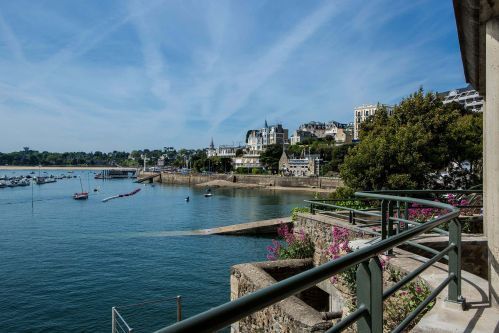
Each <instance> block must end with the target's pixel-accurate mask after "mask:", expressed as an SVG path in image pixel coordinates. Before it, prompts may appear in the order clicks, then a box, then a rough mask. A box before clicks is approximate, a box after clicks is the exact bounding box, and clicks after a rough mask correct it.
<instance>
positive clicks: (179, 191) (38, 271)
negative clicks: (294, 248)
mask: <svg viewBox="0 0 499 333" xmlns="http://www.w3.org/2000/svg"><path fill="white" fill-rule="evenodd" d="M32 171H34V172H35V173H36V174H34V175H31V176H36V175H37V174H38V170H36V169H33V170H15V171H11V170H0V175H1V176H2V177H3V176H4V175H7V176H8V177H9V178H10V177H20V176H26V175H30V172H32ZM94 172H96V173H98V172H100V170H74V171H73V172H72V173H67V171H65V170H64V171H63V170H53V171H48V173H47V175H48V176H50V175H51V174H52V175H54V177H55V176H60V175H62V174H65V175H68V176H69V175H71V178H65V179H58V180H57V181H56V182H55V183H50V184H46V185H36V184H33V185H32V186H26V187H14V188H3V189H0V209H1V211H2V214H1V215H0V223H1V224H2V226H3V229H2V230H3V232H2V233H1V234H0V249H1V251H0V270H1V271H2V272H3V274H5V275H4V276H8V277H9V278H8V279H6V280H4V281H3V287H2V288H0V298H1V299H2V300H4V302H3V303H2V304H0V310H1V311H0V320H2V322H3V323H4V329H5V330H6V331H12V332H20V331H23V330H24V327H30V329H31V330H32V331H34V332H37V331H41V330H42V326H39V325H42V324H43V325H44V326H43V329H44V330H48V331H50V332H66V331H78V330H79V328H81V327H85V330H86V331H99V332H100V331H103V330H105V329H106V328H108V327H109V321H110V309H111V307H113V306H119V305H125V304H132V303H140V302H142V301H144V300H147V299H157V298H161V297H170V296H176V295H177V294H178V295H182V303H183V316H184V317H185V318H187V317H189V316H192V315H194V314H196V313H199V312H201V311H204V310H207V309H209V308H211V307H213V306H215V305H217V304H219V303H221V302H224V301H226V300H227V297H228V296H227V295H226V293H225V292H224V291H226V290H229V268H230V266H231V265H234V264H237V263H240V262H249V261H258V260H265V256H266V246H267V245H269V244H270V239H269V238H262V237H254V236H251V237H250V236H248V235H240V236H237V237H235V236H228V235H216V234H215V233H216V232H217V231H223V230H224V227H225V226H229V225H233V224H244V223H249V222H254V221H262V220H268V219H273V218H278V220H279V219H280V218H285V217H287V216H289V215H290V211H291V209H292V208H293V207H295V206H298V205H300V204H302V202H303V200H304V199H307V198H310V197H311V195H310V194H305V193H273V192H269V191H264V190H255V189H232V188H212V192H213V195H212V196H211V197H205V196H204V194H205V193H206V189H205V188H198V187H194V186H191V187H189V186H185V185H163V184H158V183H154V184H137V183H134V179H131V178H130V179H112V180H106V179H104V180H102V179H95V178H94V177H93V176H95V173H94ZM41 174H43V170H42V172H41ZM75 177H76V178H75ZM80 179H81V181H82V186H83V190H84V191H88V189H90V191H88V192H89V193H88V194H89V196H88V199H87V200H81V201H80V200H73V198H72V195H73V194H74V193H75V192H80V191H81V186H80ZM137 188H140V189H141V190H140V191H139V192H138V193H136V194H135V195H133V196H127V197H122V198H119V199H116V200H110V201H108V202H105V203H103V202H102V200H103V199H105V198H107V197H110V196H114V195H119V194H126V193H130V192H132V191H134V190H136V189H137ZM93 189H98V191H97V192H94V191H93ZM32 190H33V203H34V204H33V207H32ZM186 197H189V198H190V200H189V202H186V200H185V198H186ZM220 227H221V229H219V228H220ZM228 228H230V227H228ZM210 230H211V231H210ZM26 242H28V243H29V246H25V245H24V244H26ZM19 295H23V296H22V297H19ZM40 295H50V297H41V296H40ZM200 295H201V297H200ZM203 295H205V296H206V297H204V296H203ZM208 295H209V297H208ZM7 304H8V306H7ZM81 308H85V309H86V311H85V312H84V313H82V312H81ZM120 313H121V312H120ZM121 314H122V315H123V316H124V318H126V320H127V322H128V321H129V322H130V325H132V327H135V328H137V329H139V328H140V329H141V331H153V330H155V329H158V328H161V327H163V326H165V325H168V324H171V323H173V322H175V321H176V306H175V301H171V302H163V303H161V304H158V305H154V306H152V305H151V306H146V307H140V308H133V309H126V310H124V311H123V313H121ZM47 323H49V324H47Z"/></svg>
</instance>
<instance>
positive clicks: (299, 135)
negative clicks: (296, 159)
mask: <svg viewBox="0 0 499 333" xmlns="http://www.w3.org/2000/svg"><path fill="white" fill-rule="evenodd" d="M312 138H317V137H316V136H315V135H314V134H313V133H311V132H308V131H303V130H299V129H298V130H296V131H295V132H294V133H293V134H292V135H291V144H292V145H296V144H297V143H300V142H303V141H304V140H307V139H312Z"/></svg>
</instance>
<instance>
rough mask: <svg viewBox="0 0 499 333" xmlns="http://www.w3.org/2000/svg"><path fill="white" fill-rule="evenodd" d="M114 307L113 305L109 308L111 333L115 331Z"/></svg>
mask: <svg viewBox="0 0 499 333" xmlns="http://www.w3.org/2000/svg"><path fill="white" fill-rule="evenodd" d="M115 310H116V308H115V307H114V306H113V307H112V308H111V333H116V313H115Z"/></svg>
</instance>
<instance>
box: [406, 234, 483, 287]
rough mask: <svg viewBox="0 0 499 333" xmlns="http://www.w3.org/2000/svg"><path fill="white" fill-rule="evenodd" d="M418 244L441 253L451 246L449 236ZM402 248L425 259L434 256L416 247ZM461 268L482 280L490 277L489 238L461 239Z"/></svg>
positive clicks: (426, 239)
mask: <svg viewBox="0 0 499 333" xmlns="http://www.w3.org/2000/svg"><path fill="white" fill-rule="evenodd" d="M417 243H419V244H422V245H425V246H428V247H431V248H432V249H435V250H438V251H441V250H443V249H445V248H446V247H447V246H448V245H449V239H448V237H447V236H442V237H421V238H419V239H418V240H417ZM401 248H403V249H405V250H408V251H411V252H412V253H416V254H419V255H420V256H423V257H427V258H429V257H432V256H434V254H432V253H428V252H427V251H424V250H422V249H419V248H416V247H414V246H402V247H401ZM461 268H462V269H463V270H465V271H468V272H470V273H472V274H475V275H477V276H479V277H481V278H484V279H486V278H487V276H488V253H487V238H486V237H484V236H483V235H467V234H463V235H462V237H461Z"/></svg>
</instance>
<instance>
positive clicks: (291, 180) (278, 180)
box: [157, 172, 342, 189]
mask: <svg viewBox="0 0 499 333" xmlns="http://www.w3.org/2000/svg"><path fill="white" fill-rule="evenodd" d="M157 179H158V178H157ZM211 180H226V181H230V182H233V183H241V184H254V185H261V186H281V187H304V188H323V189H335V188H337V187H339V186H342V181H341V179H340V178H330V177H319V178H317V177H283V176H270V175H237V174H234V175H225V174H212V175H203V174H189V175H183V174H178V173H166V172H164V173H162V174H161V182H162V183H164V184H171V185H197V184H201V183H206V182H209V181H211Z"/></svg>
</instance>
